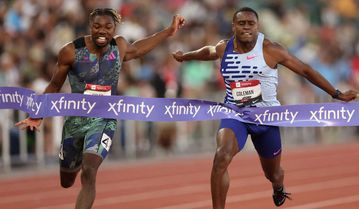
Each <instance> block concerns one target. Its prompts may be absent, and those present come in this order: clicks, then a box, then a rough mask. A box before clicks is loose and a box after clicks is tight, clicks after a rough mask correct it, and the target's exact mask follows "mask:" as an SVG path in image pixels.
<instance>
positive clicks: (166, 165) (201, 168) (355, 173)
mask: <svg viewBox="0 0 359 209" xmlns="http://www.w3.org/2000/svg"><path fill="white" fill-rule="evenodd" d="M211 163H212V155H209V154H207V155H196V156H190V157H181V158H178V157H177V158H167V159H166V160H151V161H146V162H143V161H142V162H138V161H137V162H132V163H128V162H121V163H116V164H113V163H108V164H104V166H103V167H102V169H101V170H100V172H99V174H98V181H97V198H96V200H95V204H94V207H93V208H94V209H154V208H156V209H195V208H196V209H205V208H206V209H209V208H211V199H210V186H209V175H210V170H211ZM119 164H121V165H119ZM283 167H284V169H285V171H286V179H285V182H286V186H287V190H288V192H291V193H292V194H293V195H292V197H293V200H292V201H287V202H286V204H285V205H284V206H282V207H281V208H287V209H314V208H325V209H357V208H359V142H351V143H349V144H340V145H325V146H324V145H322V146H311V147H300V148H295V149H294V148H287V149H285V151H284V153H283ZM230 176H231V186H230V190H229V194H228V198H227V209H235V208H236V209H238V208H242V209H271V208H275V207H274V206H273V203H272V199H271V194H272V191H271V187H270V184H269V183H268V182H267V181H266V180H265V178H264V176H263V175H262V172H261V170H260V165H259V161H258V159H257V156H256V155H255V154H254V153H252V152H243V153H240V154H239V155H237V156H236V158H235V160H234V161H233V163H232V165H231V167H230ZM78 191H79V181H77V182H76V185H75V186H74V187H73V188H70V189H62V188H60V186H59V184H58V175H57V171H56V170H50V171H47V172H46V173H44V172H42V173H39V172H34V173H33V174H31V175H21V176H14V177H10V178H8V177H7V178H2V179H0V208H1V209H73V208H74V201H75V197H76V194H77V192H78Z"/></svg>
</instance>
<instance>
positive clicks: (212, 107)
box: [207, 105, 244, 117]
mask: <svg viewBox="0 0 359 209" xmlns="http://www.w3.org/2000/svg"><path fill="white" fill-rule="evenodd" d="M219 112H222V113H225V114H229V113H234V114H235V116H238V117H241V116H243V115H244V114H243V113H239V112H236V111H234V110H232V109H230V108H228V107H223V106H221V105H210V106H209V110H208V111H207V114H211V116H212V117H213V116H214V114H216V113H219Z"/></svg>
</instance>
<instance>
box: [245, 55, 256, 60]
mask: <svg viewBox="0 0 359 209" xmlns="http://www.w3.org/2000/svg"><path fill="white" fill-rule="evenodd" d="M256 57H257V55H248V56H247V60H252V59H254V58H256Z"/></svg>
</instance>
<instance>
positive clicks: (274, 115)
mask: <svg viewBox="0 0 359 209" xmlns="http://www.w3.org/2000/svg"><path fill="white" fill-rule="evenodd" d="M298 113H299V112H298V111H296V112H291V111H288V109H286V110H285V111H284V112H269V110H266V111H264V113H261V114H255V117H256V119H255V120H254V121H255V122H259V123H260V124H263V123H265V122H274V121H290V123H291V124H292V123H293V122H294V120H295V118H296V117H297V115H298Z"/></svg>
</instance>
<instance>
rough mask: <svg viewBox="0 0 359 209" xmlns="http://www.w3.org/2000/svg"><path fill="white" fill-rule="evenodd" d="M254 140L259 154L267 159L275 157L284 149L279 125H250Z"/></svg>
mask: <svg viewBox="0 0 359 209" xmlns="http://www.w3.org/2000/svg"><path fill="white" fill-rule="evenodd" d="M248 127H249V129H250V134H251V137H252V142H253V145H254V147H255V149H256V150H257V152H258V154H259V156H261V157H262V158H266V159H271V158H275V157H276V156H278V155H280V153H281V151H282V142H281V136H280V131H279V127H276V126H263V125H254V124H250V125H248Z"/></svg>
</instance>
